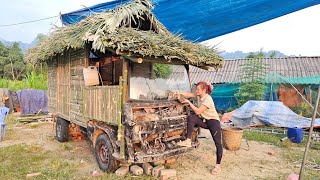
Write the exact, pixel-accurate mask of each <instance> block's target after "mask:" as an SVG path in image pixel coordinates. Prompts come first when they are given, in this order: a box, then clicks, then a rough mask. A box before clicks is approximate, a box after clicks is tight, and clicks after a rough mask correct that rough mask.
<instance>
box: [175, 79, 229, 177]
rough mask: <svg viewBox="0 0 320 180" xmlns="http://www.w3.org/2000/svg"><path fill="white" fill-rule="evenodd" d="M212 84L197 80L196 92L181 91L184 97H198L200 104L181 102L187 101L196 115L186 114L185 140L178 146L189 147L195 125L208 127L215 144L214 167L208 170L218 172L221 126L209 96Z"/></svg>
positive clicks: (220, 157)
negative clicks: (215, 158) (197, 105)
mask: <svg viewBox="0 0 320 180" xmlns="http://www.w3.org/2000/svg"><path fill="white" fill-rule="evenodd" d="M212 89H213V88H212V86H211V85H210V84H208V83H206V82H199V83H198V84H197V85H196V94H193V93H181V95H183V96H184V97H189V98H190V97H195V96H196V95H197V96H199V97H200V106H199V107H196V106H194V105H193V104H192V103H191V102H190V101H189V100H184V101H183V102H182V103H188V104H189V105H190V107H191V109H192V110H193V111H194V112H195V113H196V115H190V116H188V118H187V120H188V123H187V135H186V136H187V140H185V141H181V142H178V145H179V146H185V147H191V134H192V132H193V128H194V127H195V125H198V126H199V127H202V128H205V129H209V131H210V133H211V136H212V138H213V141H214V143H215V145H216V149H217V151H216V156H217V161H216V165H215V166H214V168H213V169H212V170H211V171H210V173H211V174H214V175H215V174H218V173H219V172H220V171H221V167H220V163H221V159H222V152H223V150H222V142H221V126H220V119H219V115H218V113H217V111H216V109H215V106H214V102H213V100H212V98H211V96H210V94H211V92H212Z"/></svg>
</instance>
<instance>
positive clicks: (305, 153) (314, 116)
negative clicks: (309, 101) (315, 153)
mask: <svg viewBox="0 0 320 180" xmlns="http://www.w3.org/2000/svg"><path fill="white" fill-rule="evenodd" d="M319 98H320V84H319V87H318V92H317V99H316V104H315V106H314V109H313V115H312V121H311V125H310V129H309V136H308V141H307V144H306V149H305V150H304V155H303V160H302V164H301V168H300V174H299V180H301V179H303V178H302V176H303V169H304V165H305V161H306V160H307V154H308V150H309V146H310V141H311V136H312V133H313V126H314V122H315V120H316V115H317V113H316V112H317V109H318V105H319Z"/></svg>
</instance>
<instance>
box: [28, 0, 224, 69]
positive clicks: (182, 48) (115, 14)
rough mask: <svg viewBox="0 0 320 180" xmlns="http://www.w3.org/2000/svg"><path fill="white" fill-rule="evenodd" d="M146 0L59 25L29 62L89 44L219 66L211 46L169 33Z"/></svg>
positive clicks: (220, 61)
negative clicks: (74, 22)
mask: <svg viewBox="0 0 320 180" xmlns="http://www.w3.org/2000/svg"><path fill="white" fill-rule="evenodd" d="M152 9H153V5H152V3H151V2H150V1H149V0H135V1H133V2H131V3H128V4H124V5H122V6H119V7H117V8H115V9H113V10H110V11H107V12H103V13H98V14H95V15H93V16H90V17H88V18H86V19H84V20H82V21H80V22H79V23H76V24H72V25H69V26H67V27H62V28H59V29H57V30H56V31H54V32H53V33H51V35H50V36H49V37H48V38H46V39H45V40H43V41H42V42H40V43H39V44H38V45H37V46H36V47H34V48H32V49H29V50H28V52H27V56H26V59H27V61H30V62H38V61H45V60H48V59H50V58H52V57H54V56H56V55H57V54H63V52H64V51H65V50H66V49H70V48H75V49H77V48H83V47H84V45H85V43H92V49H93V50H95V51H100V52H105V51H106V50H107V49H108V50H109V49H113V50H114V51H115V52H116V53H117V54H124V53H127V54H128V55H129V56H130V55H131V54H134V55H135V56H140V57H141V56H143V57H152V58H161V57H163V58H164V59H166V60H168V61H171V60H181V61H183V62H185V63H187V64H192V65H195V66H213V67H215V68H220V67H222V65H223V58H222V57H220V56H219V55H218V53H217V51H216V49H214V48H208V47H205V46H203V45H201V44H196V43H192V42H189V41H186V40H184V39H183V38H181V37H180V36H179V35H173V34H171V33H170V32H169V31H168V30H167V29H166V28H165V27H164V26H163V25H162V24H161V23H160V22H159V21H158V20H157V19H156V18H155V16H154V15H153V14H152V12H151V10H152Z"/></svg>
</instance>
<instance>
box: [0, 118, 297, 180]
mask: <svg viewBox="0 0 320 180" xmlns="http://www.w3.org/2000/svg"><path fill="white" fill-rule="evenodd" d="M54 136H55V131H54V124H53V123H52V122H43V123H33V124H15V125H12V126H11V127H9V129H8V134H7V138H6V140H5V141H2V142H0V148H2V147H7V146H10V145H14V144H27V145H38V146H41V147H42V148H43V149H44V150H49V151H54V152H57V153H59V154H61V157H65V159H66V161H72V162H76V163H78V164H79V166H78V167H77V168H78V169H79V172H81V173H82V175H83V176H86V175H87V176H88V178H90V176H91V174H92V172H93V171H95V170H98V169H99V168H98V166H97V164H96V161H95V157H94V155H93V152H92V145H91V143H90V141H89V140H82V141H72V142H68V143H67V144H62V143H59V142H57V141H56V140H55V137H54ZM201 136H202V137H203V138H200V143H201V144H200V147H199V148H197V149H194V150H193V151H191V152H189V153H187V154H185V155H182V156H180V157H179V158H178V159H177V161H176V163H175V164H172V165H170V167H172V168H175V169H176V170H177V174H178V179H195V180H197V179H199V180H202V179H224V180H225V179H285V177H287V176H288V175H289V174H290V173H292V172H293V171H294V170H292V168H291V167H290V166H289V164H288V162H287V161H286V160H285V159H284V158H283V157H282V155H281V154H282V151H284V150H283V149H281V148H279V147H276V146H272V145H268V144H264V143H259V142H254V141H249V148H248V146H247V144H246V142H245V141H244V140H243V142H242V145H241V149H240V150H239V151H236V152H232V151H226V150H225V151H224V155H223V160H222V172H221V173H220V174H219V175H216V176H213V175H210V174H209V170H210V169H211V168H212V167H213V165H214V164H215V146H214V144H213V141H212V138H211V136H210V133H209V131H207V130H202V131H201ZM68 157H70V158H68ZM71 157H72V158H71ZM101 173H102V172H101ZM295 173H297V172H295Z"/></svg>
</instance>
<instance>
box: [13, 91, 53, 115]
mask: <svg viewBox="0 0 320 180" xmlns="http://www.w3.org/2000/svg"><path fill="white" fill-rule="evenodd" d="M17 96H18V99H19V103H20V108H21V114H36V113H38V112H42V113H48V97H47V91H45V90H35V89H24V90H20V91H17Z"/></svg>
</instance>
